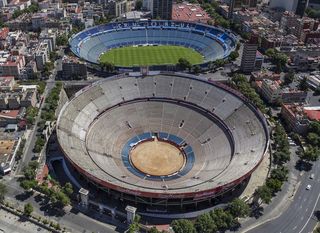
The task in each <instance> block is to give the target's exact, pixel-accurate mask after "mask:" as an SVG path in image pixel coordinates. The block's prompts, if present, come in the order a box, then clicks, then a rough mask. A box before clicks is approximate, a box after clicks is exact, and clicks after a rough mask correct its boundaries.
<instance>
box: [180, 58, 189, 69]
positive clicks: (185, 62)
mask: <svg viewBox="0 0 320 233" xmlns="http://www.w3.org/2000/svg"><path fill="white" fill-rule="evenodd" d="M177 67H178V68H179V69H181V70H186V69H189V70H190V69H191V67H192V65H191V63H190V62H189V61H188V60H187V59H185V58H179V60H178V63H177Z"/></svg>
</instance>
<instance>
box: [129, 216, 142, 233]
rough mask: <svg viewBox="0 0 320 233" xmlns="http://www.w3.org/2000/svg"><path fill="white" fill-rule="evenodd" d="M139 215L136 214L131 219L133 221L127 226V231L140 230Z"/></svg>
mask: <svg viewBox="0 0 320 233" xmlns="http://www.w3.org/2000/svg"><path fill="white" fill-rule="evenodd" d="M140 219H141V217H140V215H138V214H137V215H136V216H135V217H134V219H133V222H132V223H131V224H130V226H129V233H136V232H138V231H139V230H140V226H139V222H140Z"/></svg>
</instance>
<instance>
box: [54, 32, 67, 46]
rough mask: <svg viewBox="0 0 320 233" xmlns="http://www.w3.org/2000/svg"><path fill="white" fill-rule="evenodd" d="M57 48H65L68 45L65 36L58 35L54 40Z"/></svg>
mask: <svg viewBox="0 0 320 233" xmlns="http://www.w3.org/2000/svg"><path fill="white" fill-rule="evenodd" d="M56 43H57V46H67V45H68V37H67V35H66V34H61V35H58V36H57V38H56Z"/></svg>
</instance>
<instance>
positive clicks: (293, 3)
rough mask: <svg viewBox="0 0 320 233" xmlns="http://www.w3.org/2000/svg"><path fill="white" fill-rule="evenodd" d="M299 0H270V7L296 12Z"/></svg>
mask: <svg viewBox="0 0 320 233" xmlns="http://www.w3.org/2000/svg"><path fill="white" fill-rule="evenodd" d="M298 1H299V0H280V1H279V0H270V2H269V7H270V8H281V9H283V10H284V11H292V12H296V9H297V5H298Z"/></svg>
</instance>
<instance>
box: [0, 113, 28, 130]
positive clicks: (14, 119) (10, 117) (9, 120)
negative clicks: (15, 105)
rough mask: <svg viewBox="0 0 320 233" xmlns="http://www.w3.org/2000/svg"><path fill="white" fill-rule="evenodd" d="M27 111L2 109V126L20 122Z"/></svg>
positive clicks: (0, 125)
mask: <svg viewBox="0 0 320 233" xmlns="http://www.w3.org/2000/svg"><path fill="white" fill-rule="evenodd" d="M24 113H25V111H24V110H23V109H21V110H1V111H0V127H6V126H7V125H8V124H18V123H19V121H20V120H21V119H22V118H23V115H24Z"/></svg>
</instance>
